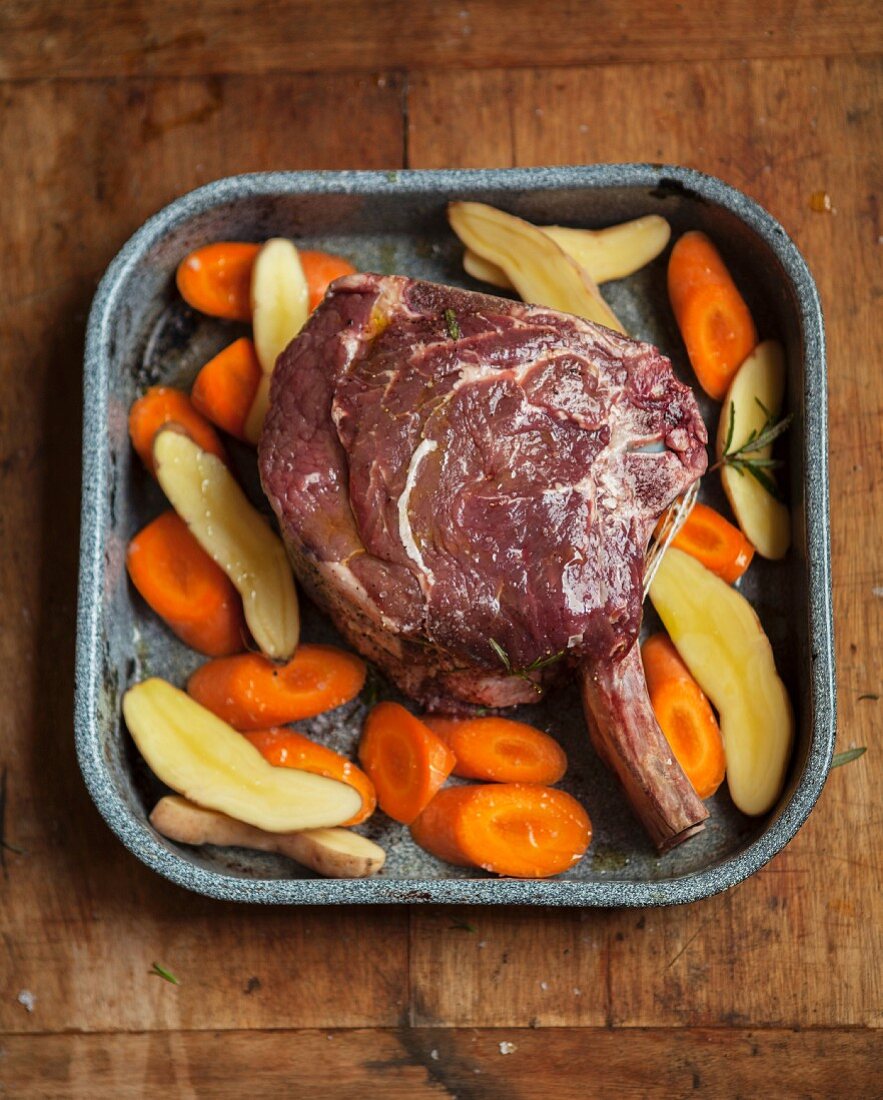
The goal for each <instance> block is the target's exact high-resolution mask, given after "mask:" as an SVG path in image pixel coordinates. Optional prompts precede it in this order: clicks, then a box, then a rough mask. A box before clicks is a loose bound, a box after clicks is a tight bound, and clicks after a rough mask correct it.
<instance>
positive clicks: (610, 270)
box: [543, 214, 671, 283]
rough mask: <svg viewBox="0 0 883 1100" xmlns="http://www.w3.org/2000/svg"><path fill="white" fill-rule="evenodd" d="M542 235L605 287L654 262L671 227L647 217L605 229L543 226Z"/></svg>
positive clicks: (664, 221) (656, 218)
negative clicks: (547, 236)
mask: <svg viewBox="0 0 883 1100" xmlns="http://www.w3.org/2000/svg"><path fill="white" fill-rule="evenodd" d="M543 232H544V233H547V234H548V235H549V236H550V237H551V238H552V240H553V241H555V242H556V244H559V245H560V246H561V247H562V248H563V249H564V251H565V252H566V253H567V255H568V256H570V257H572V258H573V259H574V260H576V262H577V263H578V264H580V265H582V267H584V268H585V269H586V271H588V273H589V275H591V277H592V278H593V279H594V280H595V282H596V283H607V282H610V281H611V280H612V279H625V278H626V277H627V276H629V275H634V273H635V272H636V271H640V269H641V268H642V267H645V266H646V265H647V264H649V263H650V261H651V260H655V259H656V257H657V256H658V255H659V254H660V252H662V250H663V249H664V248H665V246H666V245H667V244H668V242H669V238H670V237H671V226H670V225H669V224H668V222H667V221H666V220H665V218H661V217H659V215H658V214H647V215H646V216H645V217H643V218H635V220H634V221H630V222H622V223H621V224H620V225H611V226H608V227H607V228H606V229H572V228H570V227H569V226H564V225H544V226H543Z"/></svg>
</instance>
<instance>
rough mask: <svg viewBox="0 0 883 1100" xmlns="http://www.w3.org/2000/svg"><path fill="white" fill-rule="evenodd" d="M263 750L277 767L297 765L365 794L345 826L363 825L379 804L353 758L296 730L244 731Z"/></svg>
mask: <svg viewBox="0 0 883 1100" xmlns="http://www.w3.org/2000/svg"><path fill="white" fill-rule="evenodd" d="M243 736H244V737H246V738H247V739H248V740H249V741H250V742H251V743H252V744H253V745H254V747H255V748H256V749H257V750H258V751H259V752H260V754H261V756H263V758H264V759H265V760H266V761H267V762H268V763H269V764H272V765H273V766H274V767H277V768H297V769H299V770H300V771H302V772H313V773H314V774H315V775H324V776H326V777H327V778H328V779H338V780H340V782H341V783H348V784H349V785H350V786H351V787H354V788H355V789H356V790H357V791H358V792H359V794H360V795H361V796H362V808H361V810H359V812H358V813H357V814H356V816H355V817H353V818H351V819H350V820H349V821H344V822H343V824H344V825H361V823H362V822H363V821H366V820H367V819H368V818H369V817H370V816H371V814H373V813H374V810H375V808H376V806H377V795H376V793H375V791H374V784H373V783H372V782H371V780H370V779H369V778H368V776H367V775H365V773H364V772H363V771H362V769H361V768H359V767H357V766H356V765H355V764H353V763H352V762H351V761H349V760H347V758H346V757H345V756H342V755H341V754H340V753H339V752H335V751H334V750H333V749H329V748H327V747H326V746H325V745H319V744H317V743H316V742H315V741H311V740H310V739H309V737H305V736H304V735H303V734H302V733H298V732H297V730H291V729H279V728H278V727H276V728H274V729H268V730H254V731H252V732H250V733H245V734H243Z"/></svg>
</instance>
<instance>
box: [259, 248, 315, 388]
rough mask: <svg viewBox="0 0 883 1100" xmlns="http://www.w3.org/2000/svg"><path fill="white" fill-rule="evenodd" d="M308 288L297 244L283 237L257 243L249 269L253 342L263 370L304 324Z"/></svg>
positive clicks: (270, 368)
mask: <svg viewBox="0 0 883 1100" xmlns="http://www.w3.org/2000/svg"><path fill="white" fill-rule="evenodd" d="M309 311H310V291H309V288H308V286H307V280H306V276H305V275H304V269H303V267H302V266H301V262H300V256H299V255H298V251H297V248H295V246H294V245H293V244H292V243H291V241H288V240H286V239H285V238H284V237H273V238H271V239H270V240H269V241H266V242H265V243H264V244H263V245H261V249H260V251H259V252H258V254H257V256H255V260H254V267H253V268H252V269H251V315H252V325H253V326H254V346H255V351H256V352H257V356H258V360H259V361H260V364H261V368H262V370H263V372H264V374H272V373H273V367H275V366H276V360H277V359H278V357H279V354H280V352H282V351H284V350H285V348H286V347H287V346H288V344H289V343H290V342H291V341H292V340H293V339H294V338H295V336H297V334H298V333H299V332H300V330H301V329H302V328H303V327H304V323H305V321H306V319H307V317H308V316H309Z"/></svg>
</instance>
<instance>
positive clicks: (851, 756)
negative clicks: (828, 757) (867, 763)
mask: <svg viewBox="0 0 883 1100" xmlns="http://www.w3.org/2000/svg"><path fill="white" fill-rule="evenodd" d="M867 751H868V748H867V745H861V746H860V747H859V748H857V749H847V750H846V752H838V753H835V754H834V759H833V760H832V761H831V767H832V768H840V767H842V766H843V765H844V764H851V763H852V762H853V760H858V758H859V757H860V756H864V755H865V753H866V752H867Z"/></svg>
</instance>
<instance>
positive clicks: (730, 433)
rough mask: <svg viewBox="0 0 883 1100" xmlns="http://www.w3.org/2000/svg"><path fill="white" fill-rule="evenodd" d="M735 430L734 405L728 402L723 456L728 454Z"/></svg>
mask: <svg viewBox="0 0 883 1100" xmlns="http://www.w3.org/2000/svg"><path fill="white" fill-rule="evenodd" d="M735 430H736V404H735V402H733V401H731V402H730V423H729V425H728V426H727V441H726V443H724V454H725V455H726V454H729V453H730V447H732V445H733V432H734V431H735Z"/></svg>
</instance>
